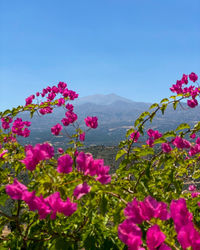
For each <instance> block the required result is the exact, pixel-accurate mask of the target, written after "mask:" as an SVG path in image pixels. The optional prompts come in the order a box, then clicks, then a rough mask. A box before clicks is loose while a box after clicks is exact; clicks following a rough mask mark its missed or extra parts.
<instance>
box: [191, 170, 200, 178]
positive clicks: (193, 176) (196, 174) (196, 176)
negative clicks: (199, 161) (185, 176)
mask: <svg viewBox="0 0 200 250" xmlns="http://www.w3.org/2000/svg"><path fill="white" fill-rule="evenodd" d="M192 178H193V179H198V178H200V169H198V170H196V171H195V172H194V174H193V175H192Z"/></svg>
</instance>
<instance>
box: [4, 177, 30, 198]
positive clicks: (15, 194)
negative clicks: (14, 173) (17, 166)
mask: <svg viewBox="0 0 200 250" xmlns="http://www.w3.org/2000/svg"><path fill="white" fill-rule="evenodd" d="M26 190H27V187H26V186H25V185H23V184H22V183H20V182H19V181H18V180H17V179H14V182H13V184H11V185H6V193H7V194H8V195H9V196H10V197H11V198H12V199H13V200H21V199H22V196H23V193H24V191H26Z"/></svg>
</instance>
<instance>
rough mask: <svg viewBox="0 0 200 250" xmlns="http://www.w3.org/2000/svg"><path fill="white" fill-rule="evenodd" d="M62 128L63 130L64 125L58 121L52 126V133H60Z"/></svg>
mask: <svg viewBox="0 0 200 250" xmlns="http://www.w3.org/2000/svg"><path fill="white" fill-rule="evenodd" d="M61 130H62V125H60V123H57V124H56V125H55V126H53V127H52V128H51V133H52V134H54V135H59V134H60V131H61Z"/></svg>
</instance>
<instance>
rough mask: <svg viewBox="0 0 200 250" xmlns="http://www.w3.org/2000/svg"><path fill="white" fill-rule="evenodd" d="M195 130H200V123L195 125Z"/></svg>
mask: <svg viewBox="0 0 200 250" xmlns="http://www.w3.org/2000/svg"><path fill="white" fill-rule="evenodd" d="M194 129H195V130H196V131H197V130H199V129H200V122H198V123H197V124H195V125H194Z"/></svg>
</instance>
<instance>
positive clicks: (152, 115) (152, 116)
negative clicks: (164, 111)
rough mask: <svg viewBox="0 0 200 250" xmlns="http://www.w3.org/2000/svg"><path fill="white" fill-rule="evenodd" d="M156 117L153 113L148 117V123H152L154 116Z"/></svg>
mask: <svg viewBox="0 0 200 250" xmlns="http://www.w3.org/2000/svg"><path fill="white" fill-rule="evenodd" d="M155 115H156V112H153V113H152V114H151V115H150V122H152V120H153V118H154V116H155Z"/></svg>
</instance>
